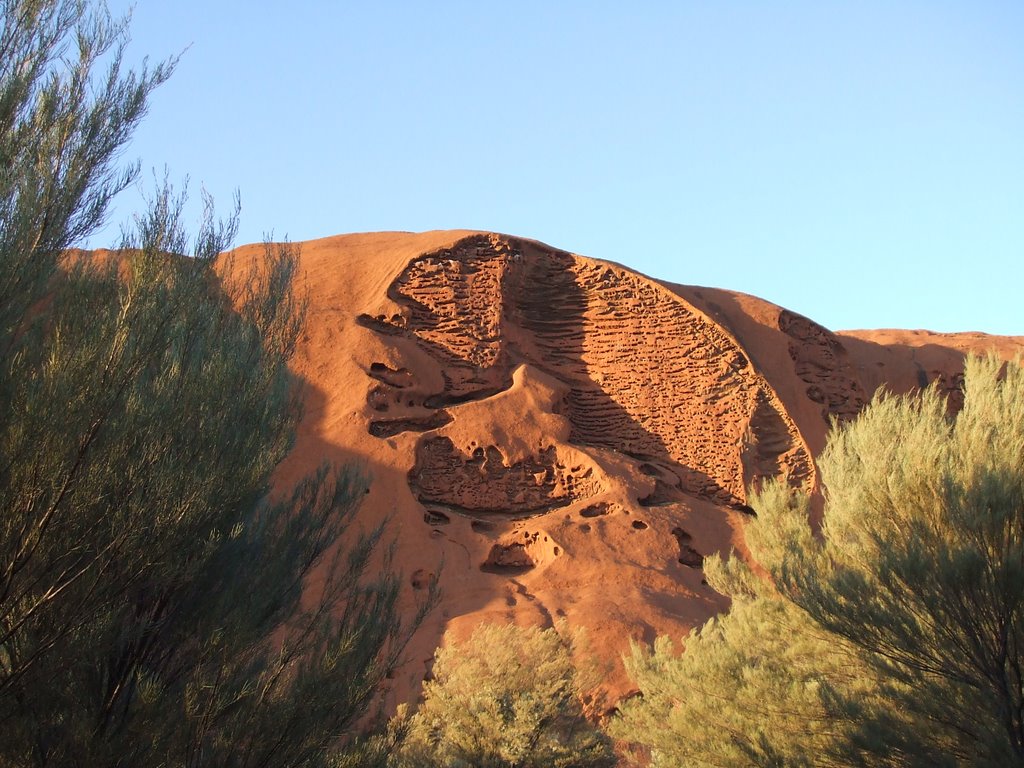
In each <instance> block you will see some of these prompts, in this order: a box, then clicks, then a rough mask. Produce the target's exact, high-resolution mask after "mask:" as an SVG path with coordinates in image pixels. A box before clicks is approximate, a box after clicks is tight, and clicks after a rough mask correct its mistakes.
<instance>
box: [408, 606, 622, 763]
mask: <svg viewBox="0 0 1024 768" xmlns="http://www.w3.org/2000/svg"><path fill="white" fill-rule="evenodd" d="M433 673H434V679H433V680H430V681H429V682H427V683H425V684H424V689H423V695H424V701H423V704H422V705H421V706H420V709H419V711H418V712H417V713H416V715H415V716H413V717H412V719H411V721H410V722H409V736H408V739H407V742H406V745H405V749H404V752H403V759H402V761H400V762H401V764H402V765H404V766H409V767H410V768H412V767H419V766H423V767H426V766H444V767H445V768H456V767H459V766H467V767H468V766H479V768H541V767H542V766H544V767H547V766H563V767H564V768H569V767H570V766H579V767H580V768H583V767H584V766H595V767H597V766H609V765H613V764H614V762H615V760H614V756H613V754H612V751H611V747H610V743H609V741H608V739H607V738H606V737H605V736H604V734H602V733H601V732H600V730H598V729H597V728H596V727H595V726H593V725H592V724H591V723H590V722H588V721H587V719H586V717H584V712H583V705H584V692H583V691H582V690H581V685H580V677H579V675H578V674H577V671H576V667H575V666H574V665H573V641H570V640H569V639H567V638H566V637H565V635H564V634H560V633H559V632H557V631H556V630H555V629H545V630H541V629H538V628H536V627H531V628H528V629H521V628H519V627H516V626H514V625H511V624H509V625H504V626H498V625H487V624H484V625H481V626H479V627H477V629H476V630H475V631H474V632H473V634H472V636H471V637H470V638H469V639H468V640H467V641H466V642H464V643H455V642H453V641H451V639H450V638H449V639H448V640H447V641H446V642H445V645H444V647H442V648H441V649H439V650H438V651H437V654H436V656H435V662H434V670H433Z"/></svg>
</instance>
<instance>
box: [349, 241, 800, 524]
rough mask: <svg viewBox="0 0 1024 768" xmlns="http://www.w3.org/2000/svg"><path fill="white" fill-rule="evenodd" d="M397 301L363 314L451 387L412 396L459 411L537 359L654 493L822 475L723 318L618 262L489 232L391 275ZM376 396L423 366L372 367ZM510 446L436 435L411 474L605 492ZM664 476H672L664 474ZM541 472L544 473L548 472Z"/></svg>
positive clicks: (383, 431)
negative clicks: (653, 470) (418, 352)
mask: <svg viewBox="0 0 1024 768" xmlns="http://www.w3.org/2000/svg"><path fill="white" fill-rule="evenodd" d="M389 296H390V298H391V299H392V300H393V301H394V302H395V303H396V304H397V305H399V306H400V307H401V308H402V311H401V313H399V314H397V315H392V316H391V317H385V316H383V315H381V316H377V317H367V316H364V317H363V319H362V322H363V324H364V325H367V326H368V327H371V328H374V329H375V330H378V331H380V332H382V333H385V334H388V335H398V336H403V337H405V338H409V339H411V340H414V341H415V342H416V343H417V345H419V346H420V348H421V349H422V350H423V351H425V352H426V353H427V354H429V355H430V356H431V357H432V358H434V359H435V360H436V361H437V363H438V364H439V366H440V369H441V374H442V378H443V388H442V390H441V391H438V392H432V393H430V394H428V395H427V396H425V397H424V398H423V400H422V403H416V404H415V405H417V406H422V407H426V408H442V407H444V408H446V409H447V410H448V411H453V410H454V409H455V408H456V407H457V406H458V405H459V404H460V403H466V402H469V401H479V400H483V399H486V398H489V397H492V396H493V395H495V394H496V393H498V392H501V391H503V390H505V389H507V388H508V387H509V386H510V382H511V371H512V369H513V367H514V366H516V365H518V364H521V363H528V364H530V365H532V366H535V367H536V368H537V369H538V370H541V371H543V372H545V373H547V374H549V375H550V376H552V377H553V378H555V379H557V380H558V381H560V382H562V383H564V384H565V385H566V387H567V390H566V391H567V395H566V397H565V399H564V402H563V403H562V404H561V410H562V413H563V415H564V416H565V417H566V418H567V419H568V420H569V423H570V425H571V432H570V436H569V439H570V442H572V443H575V444H578V445H583V446H598V447H602V448H607V449H611V450H613V451H617V452H619V453H622V454H625V455H627V456H630V457H633V458H635V459H637V460H638V461H641V462H643V463H644V464H645V465H646V466H654V465H657V466H659V467H662V468H663V469H664V470H665V472H663V473H662V475H663V476H659V477H658V478H657V480H656V486H657V487H656V490H655V493H654V494H653V495H652V496H651V497H650V498H649V499H648V502H649V503H661V502H666V501H671V500H673V499H676V498H678V494H679V492H685V493H690V494H697V495H700V496H704V497H707V498H711V499H716V500H718V501H721V502H724V503H730V504H742V503H743V502H744V501H745V497H746V490H745V489H746V487H747V486H748V484H749V483H750V482H751V481H752V480H755V479H757V478H758V477H763V476H766V475H774V474H777V473H779V472H784V473H786V474H787V475H788V476H789V477H790V479H791V481H792V482H793V483H794V484H797V485H804V486H806V487H810V486H811V485H813V475H814V469H813V463H812V460H811V457H810V455H809V452H808V450H807V448H806V445H805V443H804V441H803V440H802V438H801V436H800V433H799V430H798V429H797V427H796V425H795V424H794V422H793V420H792V419H791V418H790V417H789V415H788V414H787V413H786V411H785V409H784V408H783V407H782V404H781V402H780V400H779V398H778V396H777V395H776V394H775V392H774V391H773V390H772V388H771V386H770V385H769V384H768V382H767V381H766V380H765V378H764V377H763V376H762V375H761V374H760V373H758V372H757V371H756V370H754V368H753V366H752V365H751V363H750V361H749V358H748V356H747V355H746V354H745V353H744V351H743V350H742V348H741V347H740V346H739V344H738V343H737V342H736V340H735V339H733V338H732V337H731V336H730V335H729V334H728V333H727V332H726V331H724V330H723V329H722V328H721V327H720V326H719V325H717V324H716V323H714V322H713V321H711V320H710V319H708V318H707V317H706V316H704V315H703V314H702V313H700V312H699V311H697V310H696V309H695V308H694V307H693V306H691V305H689V304H688V303H687V302H685V301H684V300H683V299H682V298H681V297H679V296H677V295H676V294H673V293H672V292H670V291H668V290H667V289H665V288H664V287H662V286H661V285H659V284H657V283H654V282H652V281H650V280H648V279H646V278H644V277H641V276H639V275H636V274H634V273H631V272H629V271H627V270H624V269H621V268H619V267H615V266H612V265H609V264H605V263H601V262H596V261H593V260H589V259H585V258H582V257H578V256H574V255H572V254H568V253H565V252H562V251H556V250H553V249H548V248H545V247H542V246H539V245H538V244H535V243H531V242H527V241H518V240H515V239H511V238H501V237H497V236H493V235H491V236H488V235H479V236H474V237H469V238H465V239H464V240H462V241H460V242H459V243H457V244H456V245H455V246H453V247H451V248H446V249H443V250H441V251H439V252H436V253H430V254H425V255H423V256H421V257H419V258H417V259H414V260H413V261H412V262H411V263H410V264H409V265H408V266H407V267H406V269H405V270H403V272H402V273H401V274H400V275H399V276H398V278H397V279H396V280H395V281H394V282H393V283H392V285H391V287H390V289H389ZM371 375H373V377H374V378H375V379H376V380H377V381H379V382H380V384H379V385H378V386H377V387H375V388H374V389H372V390H371V391H370V405H371V406H372V407H373V408H374V409H375V410H378V411H392V410H394V406H395V404H396V402H397V403H398V404H399V405H400V404H401V396H399V397H397V398H396V397H395V396H393V394H389V390H397V389H399V388H401V389H402V390H405V389H406V388H408V387H410V386H413V383H414V382H415V372H413V373H412V374H411V375H410V374H408V373H407V372H406V371H405V370H404V369H403V370H401V371H395V370H391V369H384V368H380V369H378V370H375V371H371ZM439 426H443V424H442V423H441V419H439V418H430V417H424V416H418V417H409V416H403V417H401V418H392V419H386V420H385V419H378V420H376V421H374V422H373V424H372V425H371V432H372V433H373V434H377V435H379V436H387V435H390V434H395V433H396V432H398V431H399V430H416V429H418V430H421V431H423V430H428V429H433V428H436V427H439ZM501 450H502V449H501V446H500V445H495V446H483V447H482V448H481V449H480V454H479V455H475V456H473V457H471V458H469V459H465V458H463V457H460V456H459V455H458V453H459V452H458V451H457V450H455V449H454V448H453V447H452V446H451V445H450V443H445V442H444V441H443V440H438V439H426V440H423V441H421V442H420V444H419V447H418V449H417V457H416V467H415V470H414V472H413V473H411V474H410V479H411V483H412V484H413V486H414V490H415V492H416V494H417V496H418V497H419V498H420V499H421V500H424V501H430V502H436V503H446V504H450V505H451V506H452V508H454V509H459V508H462V509H469V510H474V509H488V510H493V511H505V512H507V513H509V514H512V515H523V514H528V513H530V512H531V511H548V510H550V509H552V508H555V507H557V506H561V505H564V504H567V503H572V502H573V501H576V500H578V499H580V498H586V497H587V496H589V495H592V494H593V493H596V492H597V489H595V488H590V487H587V486H586V484H585V483H583V484H582V487H580V488H571V487H563V483H564V484H568V485H571V484H572V477H571V476H569V477H566V478H561V477H559V476H558V472H557V468H556V467H555V465H554V463H553V462H552V461H551V460H550V458H549V457H545V456H544V455H542V454H538V455H537V456H536V457H535V458H534V459H533V460H531V461H527V462H521V463H519V464H515V465H509V464H507V463H505V462H503V461H501V460H500V459H499V458H498V456H499V454H500V453H501ZM664 475H667V476H668V477H666V476H664ZM538 477H540V478H541V479H540V480H538V479H537V478H538Z"/></svg>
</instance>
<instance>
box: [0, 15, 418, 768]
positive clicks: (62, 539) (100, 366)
mask: <svg viewBox="0 0 1024 768" xmlns="http://www.w3.org/2000/svg"><path fill="white" fill-rule="evenodd" d="M0 12H2V15H3V18H2V27H0V51H3V56H2V58H0V151H2V158H3V163H0V350H2V352H0V509H2V510H3V515H2V517H0V765H4V766H29V765H33V766H47V765H60V766H64V765H80V766H103V765H155V766H159V765H204V766H205V765H225V766H229V765H230V766H247V765H261V766H263V765H266V766H270V765H311V764H312V765H315V764H323V763H325V762H327V761H329V760H331V759H333V757H337V756H338V755H333V756H332V753H338V752H340V753H344V752H345V749H346V746H345V745H346V744H347V743H348V742H349V741H350V739H349V737H350V735H351V732H352V729H353V726H354V724H355V723H356V722H357V720H359V719H360V718H362V717H364V716H365V715H366V713H367V708H368V706H369V703H370V701H371V698H372V696H373V695H374V692H375V691H376V690H377V688H378V686H379V684H380V683H381V681H382V680H383V679H384V677H385V675H386V674H387V672H388V671H389V669H390V668H391V666H392V665H393V664H394V663H395V661H396V658H397V654H398V653H399V651H400V648H401V646H402V643H403V642H404V639H405V638H406V636H407V627H403V626H402V623H401V622H400V620H399V616H398V610H397V604H396V603H397V598H398V590H399V579H398V578H397V576H396V575H394V574H393V573H391V572H390V569H389V561H388V556H387V552H386V548H382V547H381V546H380V539H381V535H382V532H381V530H380V529H376V530H370V531H366V532H365V533H364V534H362V535H355V534H350V535H348V536H346V539H345V542H344V545H340V544H339V541H340V539H341V536H342V534H343V533H344V532H346V531H347V530H348V528H349V523H350V522H351V520H352V515H353V514H354V511H355V509H356V505H357V504H358V502H359V500H360V499H361V497H362V496H363V493H364V489H365V482H364V480H363V479H361V478H360V477H359V475H358V473H357V472H354V471H351V470H348V469H344V468H343V469H336V468H331V467H326V466H325V467H321V468H320V469H319V470H318V471H316V472H314V473H313V474H312V475H310V476H309V477H307V478H306V479H305V480H303V481H302V482H301V483H299V484H298V485H297V487H295V488H294V489H293V490H291V491H288V490H287V489H286V490H285V491H284V492H283V493H281V494H280V495H278V496H275V497H273V498H272V497H271V495H270V493H269V491H270V483H271V477H272V474H273V472H274V469H275V467H276V466H277V465H278V463H279V462H280V461H281V460H282V458H283V457H284V456H285V454H286V452H287V451H288V449H289V447H290V446H291V443H292V439H293V435H294V430H295V426H296V424H297V421H298V419H299V416H300V408H299V405H300V402H299V389H298V387H297V386H296V382H294V381H292V380H291V377H290V375H289V373H288V369H287V362H288V359H289V357H290V356H291V354H292V350H293V349H294V344H295V340H296V338H297V334H298V333H299V330H300V328H301V325H302V322H303V317H304V309H303V302H302V300H301V298H300V297H299V296H297V295H296V292H295V289H294V283H293V279H294V275H295V270H296V257H295V254H294V253H293V252H292V250H291V249H289V248H286V247H276V246H268V248H267V252H266V254H265V256H264V258H262V259H261V260H259V262H258V263H254V264H251V265H247V264H241V263H235V264H230V263H229V264H227V265H225V266H223V268H222V269H220V271H219V272H218V271H216V270H215V266H216V265H217V264H219V263H220V262H218V261H217V260H216V259H215V257H216V255H217V253H218V252H219V251H222V250H224V249H225V248H226V247H227V246H228V244H229V242H230V240H231V238H232V236H233V233H234V231H235V222H236V217H234V216H233V217H230V218H229V219H228V221H227V222H218V221H217V220H216V219H215V217H214V215H213V213H212V208H210V207H209V206H208V209H207V215H206V216H205V218H204V220H203V222H202V223H201V225H200V228H199V231H198V232H197V234H196V235H195V237H191V238H190V237H189V236H188V234H187V233H186V231H185V228H184V226H183V224H182V220H181V210H182V204H183V198H182V197H180V196H178V197H176V196H175V195H174V194H173V192H172V191H171V190H170V189H169V188H168V187H167V186H166V185H165V186H163V187H161V188H160V189H158V190H157V192H156V194H155V196H154V198H153V201H152V204H151V207H150V208H149V210H147V211H146V212H145V213H144V214H142V215H140V216H139V217H138V218H137V220H136V224H135V227H134V228H133V229H132V230H131V231H130V233H129V234H127V235H126V236H125V238H124V241H123V242H122V243H121V248H120V249H119V250H118V251H117V252H116V253H114V254H112V255H110V256H108V257H106V258H103V259H100V258H93V257H88V256H85V255H82V254H75V253H67V252H66V249H67V248H68V247H70V246H73V245H75V244H76V243H78V242H80V241H81V239H82V238H83V237H85V236H87V235H88V234H89V233H91V232H93V231H95V229H96V227H97V226H98V225H99V224H100V223H101V222H102V221H103V218H104V215H105V212H106V208H107V205H108V203H109V201H110V199H111V198H112V197H113V195H115V194H116V193H117V192H118V191H120V190H121V189H123V188H124V186H125V185H127V184H128V183H130V182H131V181H132V179H133V178H134V169H132V168H129V169H128V170H127V171H121V170H118V168H117V163H116V159H117V156H118V153H119V152H120V150H121V149H122V148H123V146H124V144H125V142H126V141H127V140H128V138H129V137H130V135H131V133H132V130H133V129H134V127H135V126H136V125H137V123H138V121H139V120H140V119H141V118H142V116H143V115H144V113H145V105H146V101H147V98H148V97H149V95H150V93H151V91H152V90H153V89H154V88H155V87H156V86H157V85H159V84H160V83H161V82H162V81H163V80H165V79H166V77H168V76H169V75H170V73H171V70H172V69H173V62H169V63H166V64H163V65H159V66H158V67H156V68H155V69H152V70H149V71H142V72H132V71H128V70H126V69H125V68H124V67H123V65H122V57H121V50H122V47H123V45H124V43H125V41H126V30H125V28H124V26H123V25H122V24H120V23H118V22H115V21H113V20H112V19H111V18H110V17H109V16H108V15H107V14H106V13H105V11H104V9H103V8H102V7H99V8H94V7H92V6H90V5H89V4H88V3H85V2H79V1H78V0H3V1H2V2H0ZM101 70H102V71H101ZM186 254H187V255H186ZM371 563H372V564H373V565H372V566H371ZM382 563H383V565H384V567H385V572H384V573H383V574H380V573H378V572H377V570H376V568H377V566H379V565H381V564H382ZM314 571H316V573H317V580H316V581H317V584H318V585H320V588H318V589H317V590H315V591H312V592H311V591H308V590H306V585H307V577H308V576H309V575H310V574H312V573H313V572H314Z"/></svg>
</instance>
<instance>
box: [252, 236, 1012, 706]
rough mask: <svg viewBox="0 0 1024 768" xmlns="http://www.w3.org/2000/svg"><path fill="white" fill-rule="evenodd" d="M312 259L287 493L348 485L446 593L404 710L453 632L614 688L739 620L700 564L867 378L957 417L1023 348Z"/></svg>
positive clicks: (480, 269)
mask: <svg viewBox="0 0 1024 768" xmlns="http://www.w3.org/2000/svg"><path fill="white" fill-rule="evenodd" d="M241 250H242V253H243V255H244V254H245V253H246V252H247V251H246V249H241ZM255 252H256V251H255V250H253V251H252V253H255ZM300 266H301V268H302V273H303V275H304V280H305V286H306V288H307V289H308V293H309V322H308V324H307V330H306V333H305V336H304V337H303V339H302V340H301V342H300V345H299V349H298V352H297V355H296V359H295V364H294V369H295V373H296V374H297V375H298V376H299V377H301V378H302V379H303V380H304V382H305V388H304V392H305V398H306V417H305V419H304V420H303V423H302V425H301V427H300V432H299V436H298V440H297V443H296V446H295V449H294V450H293V452H292V454H291V455H290V456H289V459H288V460H287V461H286V462H285V465H284V466H283V467H282V469H281V471H280V473H279V478H278V482H279V483H280V484H281V485H287V484H288V483H290V482H294V480H295V479H296V478H298V477H299V476H301V475H302V474H304V473H306V472H308V471H310V470H312V469H314V468H315V467H316V466H318V465H319V464H320V463H321V462H323V461H324V460H330V461H336V462H350V463H352V462H354V463H356V464H357V465H359V466H361V467H362V468H363V470H364V471H365V472H366V473H367V474H369V475H370V476H372V480H373V482H372V485H371V491H370V494H369V495H368V497H367V500H366V502H365V503H364V506H363V508H362V510H361V513H360V514H361V515H362V518H363V520H364V521H365V522H366V523H371V522H376V521H377V520H379V519H380V518H381V517H383V516H390V519H391V530H392V535H393V536H394V538H395V540H396V546H397V551H398V562H399V563H400V564H401V566H402V567H403V569H404V572H405V573H406V574H407V576H408V578H409V583H410V587H411V589H410V590H409V592H410V595H411V597H410V599H413V598H414V597H415V595H416V594H417V593H419V592H420V591H421V590H422V589H423V588H424V587H425V586H426V585H427V584H428V583H429V581H430V579H432V578H435V577H436V578H437V579H439V582H440V587H441V589H442V602H441V605H440V607H439V608H438V609H437V610H435V612H434V613H433V614H432V615H431V617H430V619H429V620H428V622H427V624H426V625H425V626H424V627H423V629H422V630H421V631H420V633H419V634H418V635H417V637H416V638H415V640H414V642H413V643H412V646H411V648H410V655H411V659H412V660H411V661H410V663H409V664H407V665H406V667H405V668H404V669H403V670H400V672H399V674H398V675H397V676H396V678H395V688H394V695H395V697H396V700H402V699H408V698H410V697H412V696H414V695H415V691H416V689H417V686H418V684H419V681H420V679H421V678H422V675H423V672H424V670H425V662H427V661H428V660H429V658H430V656H431V654H432V653H433V649H434V647H435V646H436V643H437V642H438V639H439V637H440V635H441V633H442V632H443V631H444V630H445V629H447V628H452V629H454V630H455V631H456V632H463V633H465V632H468V631H470V630H471V629H472V627H473V626H475V625H476V624H477V623H478V622H480V621H482V620H491V621H516V622H520V623H541V624H544V623H550V622H552V621H554V620H555V619H557V618H559V617H564V618H565V619H566V620H567V621H568V622H569V623H570V625H580V626H586V627H587V628H588V630H589V633H590V636H591V641H592V645H593V647H594V648H595V649H596V650H597V652H598V653H599V654H600V655H601V656H602V657H603V658H604V659H605V660H606V661H607V663H608V676H607V679H608V685H609V689H610V691H611V693H612V694H613V695H614V694H615V693H617V692H619V691H621V690H623V688H624V686H625V684H626V683H625V679H624V676H623V673H622V670H621V664H620V663H619V661H618V658H619V654H620V653H621V652H622V651H623V650H625V649H626V648H627V647H628V640H629V639H630V638H639V639H645V640H650V639H652V638H653V636H654V635H656V634H663V633H668V634H672V635H675V636H681V635H682V634H684V633H685V632H686V631H687V630H689V629H690V628H691V627H693V626H695V625H698V624H700V623H701V622H703V621H704V620H706V619H707V618H709V617H710V616H712V615H713V614H714V613H716V612H718V611H720V610H722V609H723V608H724V607H725V606H726V605H727V600H726V599H725V598H724V597H723V596H721V595H717V594H716V593H714V592H713V591H712V590H711V589H710V588H709V587H708V586H707V585H706V584H704V583H703V577H702V573H701V567H702V564H703V560H704V557H705V556H706V555H708V554H710V553H712V552H728V551H735V552H736V556H739V557H746V556H747V553H746V548H745V545H744V543H743V535H742V530H743V521H744V519H745V518H746V516H747V515H748V514H751V513H753V512H754V510H751V509H750V508H749V507H748V506H747V490H746V489H747V488H748V487H750V485H751V484H756V483H757V482H758V481H759V480H761V479H762V478H765V477H769V476H774V475H777V474H783V475H785V476H786V477H787V478H788V480H789V482H790V483H792V484H793V485H795V486H798V487H801V488H803V489H805V490H807V491H810V492H815V493H816V492H817V491H818V490H819V488H818V478H817V471H816V468H815V464H814V454H815V452H816V451H818V450H820V448H821V446H822V445H823V443H824V438H825V434H826V430H827V428H828V424H829V423H830V421H831V420H832V419H838V420H840V421H842V420H846V419H850V418H853V417H854V416H856V414H857V413H858V412H859V411H860V409H861V408H862V407H863V406H864V404H865V403H866V402H867V401H868V400H869V399H870V397H871V395H872V393H873V392H874V390H875V389H876V388H877V387H878V386H879V384H882V383H885V384H887V385H888V386H889V387H890V389H893V390H895V391H908V390H910V389H912V388H913V387H915V386H920V385H923V384H928V383H931V382H933V381H936V380H938V381H939V382H940V386H943V387H944V388H945V391H948V392H949V393H950V394H951V398H950V403H951V408H952V409H954V410H955V409H956V408H957V407H959V404H960V401H959V400H958V399H957V395H958V388H957V383H958V381H959V379H958V376H959V375H960V370H961V368H962V360H963V354H964V352H965V351H968V350H976V351H979V352H983V351H985V350H987V349H989V348H993V347H994V348H995V349H996V351H997V353H999V354H1003V355H1005V356H1009V355H1012V354H1013V353H1014V352H1015V351H1020V350H1021V349H1024V339H1020V338H1012V339H1011V338H993V337H985V336H981V335H973V336H970V337H968V336H960V335H957V336H952V337H950V336H937V335H934V334H926V335H925V336H921V335H920V334H921V333H924V332H884V333H882V334H881V335H876V336H873V335H872V334H871V333H867V332H859V333H856V334H851V335H848V336H843V335H839V334H834V333H832V332H830V331H828V330H827V329H825V328H823V327H821V326H820V325H818V324H816V323H814V322H812V321H811V320H809V319H807V318H804V317H802V316H800V315H797V314H794V313H792V312H789V311H788V310H784V309H781V308H779V307H776V306H774V305H772V304H769V303H767V302H763V301H760V300H758V299H755V298H753V297H749V296H743V295H741V294H733V293H729V292H726V291H720V290H715V289H696V288H687V287H684V286H672V285H667V284H662V283H659V282H657V281H654V280H651V279H649V278H646V277H644V276H643V275H640V274H637V273H635V272H632V271H630V270H628V269H626V268H624V267H622V266H619V265H616V264H612V263H609V262H603V261H597V260H594V259H588V258H585V257H582V256H577V255H574V254H571V253H567V252H564V251H559V250H556V249H553V248H550V247H547V246H544V245H542V244H540V243H536V242H533V241H528V240H522V239H518V238H513V237H506V236H501V235H494V234H487V233H470V232H434V233H424V234H419V235H413V234H404V233H380V234H373V235H350V236H343V237H338V238H329V239H326V240H320V241H313V242H310V243H305V244H302V250H301V263H300ZM901 334H902V335H901ZM915 334H917V335H915Z"/></svg>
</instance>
